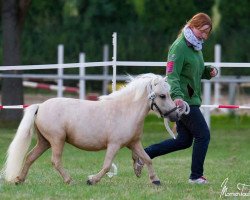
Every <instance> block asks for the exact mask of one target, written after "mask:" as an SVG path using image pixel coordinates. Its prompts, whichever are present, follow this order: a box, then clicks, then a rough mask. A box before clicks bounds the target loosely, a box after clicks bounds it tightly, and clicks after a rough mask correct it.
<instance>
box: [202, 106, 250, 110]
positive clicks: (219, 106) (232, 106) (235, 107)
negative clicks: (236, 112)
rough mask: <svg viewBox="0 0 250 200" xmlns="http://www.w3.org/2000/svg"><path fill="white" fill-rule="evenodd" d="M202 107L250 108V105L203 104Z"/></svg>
mask: <svg viewBox="0 0 250 200" xmlns="http://www.w3.org/2000/svg"><path fill="white" fill-rule="evenodd" d="M201 108H227V109H250V106H238V105H201Z"/></svg>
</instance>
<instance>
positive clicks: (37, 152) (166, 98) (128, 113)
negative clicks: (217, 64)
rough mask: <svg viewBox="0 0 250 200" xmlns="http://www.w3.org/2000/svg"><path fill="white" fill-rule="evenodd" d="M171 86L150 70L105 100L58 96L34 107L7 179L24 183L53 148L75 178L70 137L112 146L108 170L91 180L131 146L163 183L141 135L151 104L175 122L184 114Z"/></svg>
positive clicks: (90, 147)
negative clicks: (66, 156) (67, 157)
mask: <svg viewBox="0 0 250 200" xmlns="http://www.w3.org/2000/svg"><path fill="white" fill-rule="evenodd" d="M169 90H170V87H169V85H168V83H167V82H166V80H165V79H164V78H162V77H161V76H159V75H154V74H144V75H140V76H138V77H136V78H130V83H128V84H127V85H126V87H124V88H122V89H121V90H119V91H116V92H113V93H111V94H110V95H107V96H102V97H101V99H100V100H99V101H86V100H79V99H71V98H52V99H49V100H47V101H45V102H44V103H41V104H33V105H31V106H29V107H28V108H26V110H25V114H24V117H23V119H22V121H21V123H20V125H19V127H18V130H17V133H16V135H15V137H14V139H13V141H12V143H11V144H10V146H9V149H8V152H7V160H6V163H5V168H4V177H5V180H6V181H8V182H14V183H16V184H17V183H21V182H24V180H25V178H26V176H27V173H28V170H29V168H30V166H31V164H32V163H33V162H34V161H35V160H36V159H37V158H38V157H39V156H41V155H42V154H43V153H44V152H45V151H46V150H47V149H49V148H51V150H52V158H51V161H52V164H53V166H54V168H55V169H56V170H57V171H58V172H59V173H60V175H61V176H62V178H63V180H64V182H65V183H70V182H71V177H70V175H69V174H68V173H67V172H66V171H65V170H64V168H63V166H62V162H61V157H62V152H63V147H64V144H65V142H67V143H69V144H71V145H74V146H75V147H77V148H79V149H83V150H87V151H98V150H103V149H107V151H106V156H105V160H104V163H103V167H102V169H101V170H100V171H99V172H98V173H97V174H95V175H92V176H89V179H88V181H87V183H88V184H95V183H97V182H99V181H100V179H101V178H102V177H103V176H104V175H105V174H106V173H107V172H108V171H109V170H110V167H111V164H112V161H113V158H114V156H115V155H116V153H117V151H118V150H119V149H120V148H122V147H128V148H129V149H131V150H132V153H134V154H136V155H138V156H139V157H140V158H141V159H142V161H143V162H144V163H145V165H146V166H147V167H148V173H149V177H150V180H151V182H152V183H154V184H156V185H158V184H160V180H159V178H158V177H157V175H156V173H155V172H154V169H153V166H152V161H151V159H150V158H149V156H148V155H147V154H146V152H145V151H144V149H143V147H142V144H141V141H140V139H141V136H142V132H143V124H144V118H145V117H146V115H147V114H148V112H149V111H150V109H152V110H153V111H154V112H155V113H157V114H158V115H159V116H161V117H167V118H168V119H170V120H171V121H176V120H177V119H178V117H179V116H178V109H177V108H176V106H175V104H174V102H173V101H172V100H171V98H170V95H169ZM32 130H34V132H36V134H37V144H36V146H35V147H34V148H33V149H32V150H31V151H30V152H29V153H28V155H27V156H26V154H27V152H28V149H29V146H30V142H31V139H32V135H33V131H32Z"/></svg>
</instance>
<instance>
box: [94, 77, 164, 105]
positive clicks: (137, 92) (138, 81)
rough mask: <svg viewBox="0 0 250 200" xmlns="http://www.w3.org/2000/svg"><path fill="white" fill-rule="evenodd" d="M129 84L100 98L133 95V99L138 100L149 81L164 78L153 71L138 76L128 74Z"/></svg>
mask: <svg viewBox="0 0 250 200" xmlns="http://www.w3.org/2000/svg"><path fill="white" fill-rule="evenodd" d="M127 78H128V81H126V82H127V83H128V84H127V85H126V86H125V87H122V88H121V89H120V90H118V91H115V92H113V93H111V94H109V95H103V96H101V97H99V99H100V100H112V99H118V98H121V97H124V96H128V95H130V96H131V95H133V100H134V101H136V100H138V99H139V98H140V97H141V96H142V95H143V93H144V91H145V90H146V88H147V85H148V84H149V83H154V81H155V80H156V79H158V80H159V79H162V76H160V75H156V74H153V73H148V74H141V75H139V76H137V77H135V78H134V77H132V76H130V75H128V77H127Z"/></svg>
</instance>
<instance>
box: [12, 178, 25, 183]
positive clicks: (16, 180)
mask: <svg viewBox="0 0 250 200" xmlns="http://www.w3.org/2000/svg"><path fill="white" fill-rule="evenodd" d="M23 182H24V179H20V178H19V177H16V179H15V181H14V183H15V185H19V184H21V183H23Z"/></svg>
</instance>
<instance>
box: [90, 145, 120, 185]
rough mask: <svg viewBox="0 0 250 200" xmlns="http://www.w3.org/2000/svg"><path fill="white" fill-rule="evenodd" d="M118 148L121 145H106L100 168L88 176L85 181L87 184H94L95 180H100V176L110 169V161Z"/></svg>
mask: <svg viewBox="0 0 250 200" xmlns="http://www.w3.org/2000/svg"><path fill="white" fill-rule="evenodd" d="M120 148H121V147H120V145H118V144H109V145H108V148H107V152H106V155H105V160H104V163H103V167H102V170H101V171H100V172H99V173H97V174H95V175H90V176H89V179H88V181H87V184H88V185H93V184H96V183H97V182H99V181H100V180H101V178H102V177H103V176H104V175H105V174H106V173H107V172H108V171H109V170H110V168H111V165H112V161H113V159H114V157H115V155H116V153H117V151H118V150H119V149H120Z"/></svg>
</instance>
